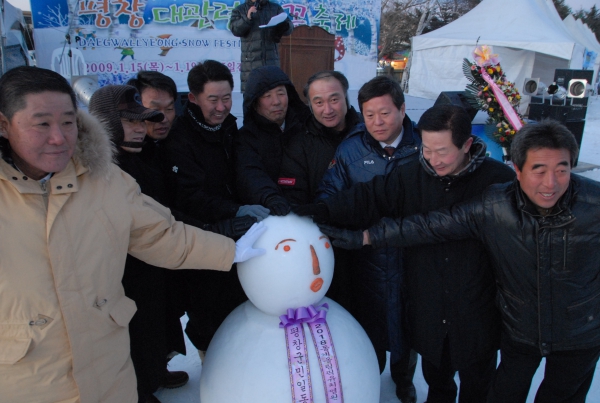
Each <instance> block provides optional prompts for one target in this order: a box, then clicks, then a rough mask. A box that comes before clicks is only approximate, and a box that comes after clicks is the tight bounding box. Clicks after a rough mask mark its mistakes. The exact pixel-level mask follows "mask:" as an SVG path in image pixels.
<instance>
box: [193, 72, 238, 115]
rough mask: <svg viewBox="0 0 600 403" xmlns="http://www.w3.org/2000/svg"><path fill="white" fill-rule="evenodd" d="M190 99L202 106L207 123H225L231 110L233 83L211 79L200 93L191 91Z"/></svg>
mask: <svg viewBox="0 0 600 403" xmlns="http://www.w3.org/2000/svg"><path fill="white" fill-rule="evenodd" d="M188 99H189V100H190V102H191V103H194V104H196V105H198V106H199V107H200V110H202V115H203V116H204V120H205V121H206V123H207V124H209V125H211V126H216V125H218V124H221V123H223V122H224V121H225V118H226V117H227V116H229V111H231V103H232V99H231V85H229V82H228V81H209V82H207V83H206V84H204V91H202V92H201V93H199V94H198V95H194V94H192V93H191V92H190V93H189V94H188Z"/></svg>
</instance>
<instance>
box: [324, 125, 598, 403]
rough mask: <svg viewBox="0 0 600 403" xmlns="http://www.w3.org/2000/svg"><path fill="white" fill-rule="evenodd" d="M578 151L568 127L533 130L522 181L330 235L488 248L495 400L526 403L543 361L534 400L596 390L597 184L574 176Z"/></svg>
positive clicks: (519, 165)
mask: <svg viewBox="0 0 600 403" xmlns="http://www.w3.org/2000/svg"><path fill="white" fill-rule="evenodd" d="M578 152H579V150H578V147H577V142H576V141H575V137H574V136H573V135H572V134H571V132H569V130H568V129H567V128H566V127H564V126H563V125H562V124H560V123H558V122H553V121H545V122H541V123H530V124H527V125H525V126H524V127H523V128H522V129H521V130H520V131H519V132H518V133H517V135H516V136H515V139H514V140H513V143H512V146H511V157H512V161H513V163H514V164H515V170H516V172H517V180H515V181H511V182H508V183H504V184H500V185H494V186H490V187H489V188H488V189H487V190H485V191H484V192H483V194H482V195H480V196H479V197H478V198H477V199H475V200H473V201H471V202H468V203H463V204H458V205H455V206H453V207H452V208H448V209H444V210H439V211H435V212H431V213H429V214H418V215H415V216H411V217H407V218H404V219H402V218H397V219H391V218H384V219H383V220H382V221H381V222H379V223H378V224H376V225H374V226H372V227H371V228H369V229H368V231H364V232H360V233H349V232H346V233H344V231H343V230H342V231H340V230H335V229H334V230H332V231H329V230H330V229H332V228H329V229H326V231H327V232H329V233H330V234H331V235H333V236H336V235H338V236H339V237H340V238H341V239H342V242H348V243H349V244H354V245H356V244H372V245H373V247H381V246H384V245H396V246H403V247H408V248H411V249H412V248H414V247H415V246H417V245H424V244H432V243H437V242H444V241H454V242H456V241H459V240H467V239H469V238H472V239H478V240H479V241H481V242H482V243H483V244H484V246H485V247H486V248H487V250H488V251H489V255H490V261H491V263H492V266H493V273H494V277H495V280H496V283H497V285H498V293H497V296H496V303H497V306H498V308H499V309H500V312H501V316H502V341H501V347H500V357H501V362H500V366H499V367H498V369H497V371H496V374H495V377H494V381H493V384H492V388H491V389H490V394H489V396H488V400H487V401H488V402H492V403H496V402H498V403H500V402H516V403H522V402H523V403H524V402H525V401H526V399H527V395H528V393H529V389H530V387H531V380H532V378H533V375H534V374H535V372H536V370H537V368H538V366H539V364H540V362H541V360H542V358H545V359H546V365H545V371H544V379H543V381H542V383H541V385H540V387H539V389H538V391H537V394H536V398H535V401H536V402H584V401H585V398H586V395H587V393H588V391H589V388H590V385H591V383H592V379H593V376H594V371H595V369H596V364H597V362H598V357H599V356H600V317H599V316H598V307H599V306H600V304H599V301H598V299H599V295H600V283H599V282H598V278H599V277H600V266H599V265H598V261H599V260H600V256H599V251H600V248H598V246H599V245H598V239H599V237H598V234H599V233H600V214H598V211H599V208H600V184H598V182H596V181H592V180H589V179H586V178H582V177H580V176H578V175H574V174H572V173H571V167H572V166H573V163H574V161H575V160H576V158H577V155H578ZM391 201H392V200H389V199H388V200H386V201H384V200H379V202H380V203H381V205H382V206H384V205H386V204H388V205H389V203H390V202H391ZM390 206H391V205H390ZM384 208H385V207H384ZM334 242H336V241H334ZM337 243H338V244H340V242H339V241H338V242H337ZM469 253H471V251H469ZM466 256H467V254H464V255H463V259H464V258H465V257H466ZM483 270H486V269H483ZM487 270H489V269H487ZM461 381H462V380H461Z"/></svg>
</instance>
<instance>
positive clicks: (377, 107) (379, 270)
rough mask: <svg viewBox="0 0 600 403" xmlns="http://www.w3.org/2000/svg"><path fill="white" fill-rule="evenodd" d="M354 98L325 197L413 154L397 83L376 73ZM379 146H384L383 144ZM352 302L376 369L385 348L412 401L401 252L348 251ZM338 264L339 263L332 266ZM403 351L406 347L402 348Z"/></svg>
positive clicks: (412, 361)
mask: <svg viewBox="0 0 600 403" xmlns="http://www.w3.org/2000/svg"><path fill="white" fill-rule="evenodd" d="M358 103H359V106H360V109H361V112H362V113H363V117H364V119H365V123H364V124H359V125H358V126H356V127H355V128H354V129H353V130H352V131H351V132H350V134H349V135H348V138H347V139H346V140H344V141H343V142H342V143H341V144H340V146H339V147H338V149H337V151H336V153H335V155H334V157H333V160H332V161H331V164H330V166H329V169H328V170H327V172H326V173H325V175H324V177H323V181H322V183H321V185H320V187H319V190H318V192H317V197H318V198H325V197H327V196H330V195H332V194H335V193H337V192H339V191H341V190H344V189H347V188H349V187H350V186H352V184H354V183H359V182H366V181H369V180H371V179H372V178H373V177H374V176H375V175H383V174H387V173H389V172H391V171H392V170H394V169H403V168H402V165H404V164H406V163H408V162H409V161H412V160H415V159H417V157H418V149H419V144H420V143H421V138H420V137H419V133H418V132H417V131H416V129H415V125H414V124H413V122H412V121H411V120H410V118H409V117H408V116H406V113H405V110H406V104H405V103H404V94H403V93H402V89H401V88H400V85H399V84H398V83H397V82H396V81H394V80H392V79H390V78H388V77H376V78H374V79H372V80H371V81H369V82H368V83H366V84H365V85H363V86H362V88H361V89H360V91H359V93H358ZM384 147H385V149H384ZM349 263H350V264H349V265H348V266H347V267H346V268H345V269H346V270H347V271H349V272H350V276H351V281H350V283H351V286H352V288H353V289H352V296H353V300H352V304H351V305H350V307H349V311H350V313H352V315H354V317H355V318H356V319H357V320H358V322H359V323H360V324H361V325H362V327H363V328H364V329H365V331H366V332H367V335H369V338H370V339H371V342H372V343H373V347H375V352H376V353H377V358H378V361H379V368H380V370H381V371H383V369H384V368H385V362H386V351H391V352H392V355H391V360H390V361H391V363H392V365H391V372H392V378H393V379H394V381H395V382H396V390H397V395H398V397H399V398H400V399H401V400H402V401H403V402H404V403H407V402H414V401H415V399H416V397H415V393H416V392H415V388H414V386H413V382H412V379H413V376H414V370H415V367H416V361H417V357H416V353H414V351H413V352H411V351H410V349H408V348H407V347H408V343H407V342H406V341H403V340H402V338H403V335H402V329H403V326H402V324H401V322H402V321H403V320H404V319H403V315H401V312H400V311H401V309H402V306H403V304H402V299H403V296H402V294H403V293H402V291H401V286H402V281H403V280H402V277H403V272H402V256H401V253H400V250H399V249H398V248H389V249H384V250H378V251H357V252H351V257H350V262H349ZM338 267H339V265H338ZM404 350H406V351H404Z"/></svg>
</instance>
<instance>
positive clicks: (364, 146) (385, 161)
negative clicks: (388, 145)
mask: <svg viewBox="0 0 600 403" xmlns="http://www.w3.org/2000/svg"><path fill="white" fill-rule="evenodd" d="M402 126H403V128H404V134H403V136H402V140H401V141H400V144H398V147H396V150H395V151H394V154H393V155H392V156H391V157H390V156H389V155H388V154H387V153H386V152H385V151H384V150H383V148H382V147H381V145H380V144H379V142H378V141H377V140H375V139H374V138H373V137H372V136H371V135H370V134H369V132H368V131H367V128H366V126H365V124H364V123H361V124H359V125H358V126H356V127H355V128H354V130H353V131H352V132H351V133H350V134H349V135H348V138H347V139H346V140H344V141H343V142H342V144H340V146H339V147H338V149H337V151H336V153H335V155H334V157H333V160H332V161H331V164H330V165H329V168H328V169H327V172H325V175H324V176H323V181H322V182H321V184H320V186H319V189H318V191H317V199H322V198H324V197H326V196H327V195H332V194H334V193H337V192H339V191H340V190H343V189H349V188H350V187H351V186H352V185H354V184H355V183H359V182H368V181H370V180H371V179H373V177H375V176H377V175H384V174H387V173H390V172H391V171H392V170H393V169H395V168H396V167H398V166H399V165H402V164H405V163H407V162H408V161H412V160H415V159H417V158H418V157H419V146H420V145H421V137H420V135H419V133H418V131H417V130H416V123H415V122H412V121H411V120H410V118H409V117H408V116H405V117H404V121H403V122H402Z"/></svg>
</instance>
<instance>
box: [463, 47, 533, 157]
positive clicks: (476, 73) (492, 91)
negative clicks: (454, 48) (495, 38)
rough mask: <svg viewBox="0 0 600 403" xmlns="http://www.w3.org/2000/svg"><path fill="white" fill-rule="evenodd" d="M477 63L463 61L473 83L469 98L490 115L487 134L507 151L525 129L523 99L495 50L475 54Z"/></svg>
mask: <svg viewBox="0 0 600 403" xmlns="http://www.w3.org/2000/svg"><path fill="white" fill-rule="evenodd" d="M473 58H474V60H475V62H470V61H469V60H468V59H464V61H463V72H464V74H465V77H467V79H468V80H469V84H467V87H466V89H465V94H466V97H467V100H468V101H469V103H470V104H471V105H472V106H473V107H474V108H475V109H480V110H482V111H484V112H487V114H488V119H487V121H486V134H487V135H488V136H489V137H490V138H491V139H492V140H494V141H495V142H496V143H498V144H499V145H500V146H501V147H503V148H505V149H510V144H511V142H512V139H513V138H514V136H515V134H516V133H517V132H518V131H519V129H520V128H521V127H522V126H523V124H524V122H523V117H522V116H521V114H520V113H519V112H517V110H518V107H519V103H520V101H521V95H519V91H518V90H517V89H516V88H515V85H514V84H513V83H511V82H510V81H508V80H507V79H506V76H505V74H504V70H502V67H501V66H500V61H499V59H498V55H497V54H493V53H492V47H491V46H486V45H482V46H478V47H477V48H475V51H474V52H473Z"/></svg>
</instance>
